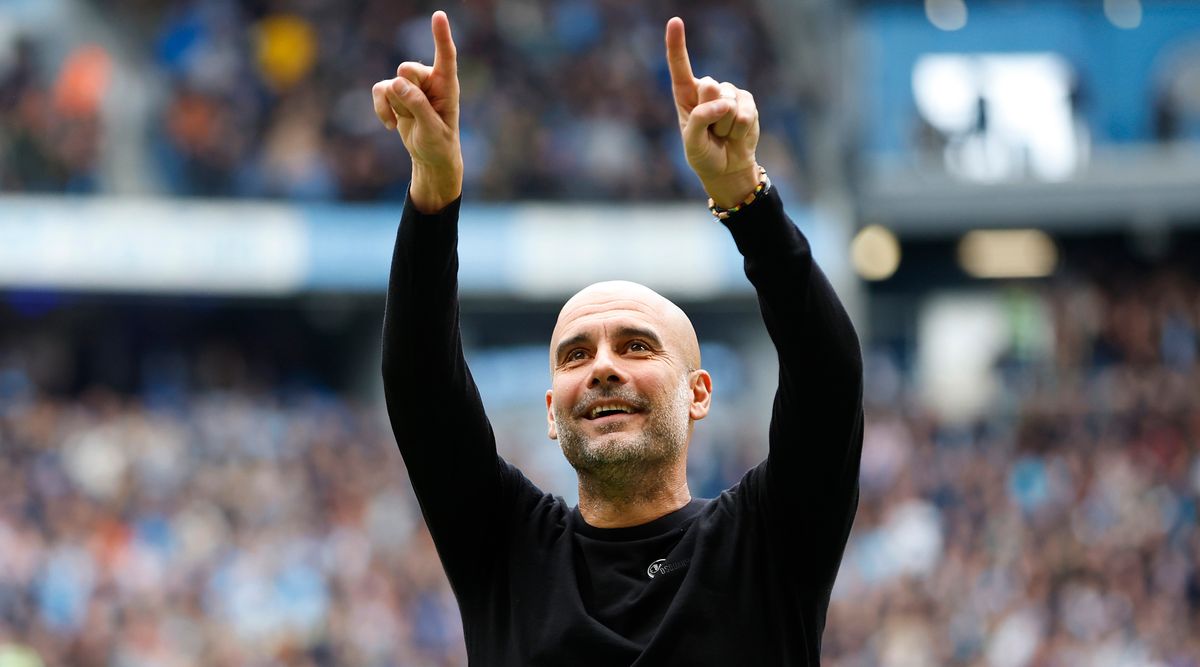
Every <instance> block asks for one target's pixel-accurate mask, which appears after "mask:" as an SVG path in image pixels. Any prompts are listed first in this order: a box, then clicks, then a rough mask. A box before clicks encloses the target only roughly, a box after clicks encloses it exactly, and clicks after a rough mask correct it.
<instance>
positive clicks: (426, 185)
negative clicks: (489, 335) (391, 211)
mask: <svg viewBox="0 0 1200 667" xmlns="http://www.w3.org/2000/svg"><path fill="white" fill-rule="evenodd" d="M432 29H433V36H434V43H435V45H436V49H437V52H436V55H435V56H434V60H433V65H432V66H426V65H422V64H420V63H413V62H406V63H403V64H402V65H400V66H399V67H398V68H397V69H396V77H395V78H393V79H388V80H385V81H380V82H379V83H377V84H375V86H374V88H373V89H372V97H373V98H374V103H375V112H376V114H377V115H378V116H379V119H380V121H381V122H383V123H384V125H385V126H387V127H388V128H389V129H395V130H397V131H398V132H399V134H400V138H401V140H402V141H403V143H404V146H405V148H407V149H408V152H409V155H410V156H411V157H412V165H413V166H412V172H413V173H412V183H411V184H410V186H409V193H408V199H407V201H406V202H405V206H404V213H403V216H402V218H401V221H400V229H399V232H398V233H397V236H396V248H395V252H394V255H393V257H392V271H391V276H390V278H389V281H388V293H387V306H386V309H385V311H384V321H383V387H384V395H385V397H386V400H387V408H388V416H389V417H390V419H391V423H392V430H393V431H394V433H395V435H396V443H397V445H398V446H399V448H400V452H401V454H402V455H403V456H404V461H405V465H406V466H407V468H408V473H409V478H410V480H411V482H412V485H413V489H414V490H415V491H416V494H417V499H418V500H419V501H420V503H421V511H422V513H423V514H424V515H425V520H426V523H427V524H428V525H429V530H430V533H431V534H432V535H433V538H434V542H435V543H436V544H437V547H438V552H439V554H440V555H441V557H442V561H443V564H444V565H445V568H446V573H447V575H448V576H449V578H450V582H451V584H452V585H454V588H455V591H456V592H457V593H458V594H459V595H460V597H461V596H462V595H463V594H464V593H465V592H466V591H467V590H469V589H470V585H471V582H472V581H473V580H474V578H473V575H474V574H476V573H477V570H478V568H477V567H476V566H475V563H476V562H477V561H476V560H475V556H476V555H477V554H478V553H481V552H484V551H485V550H487V549H489V548H490V547H491V546H492V545H491V544H490V542H491V540H493V539H494V538H495V528H496V527H497V522H496V521H495V520H494V518H495V516H494V515H493V516H489V513H494V512H497V511H499V510H498V508H499V507H501V506H502V505H503V503H502V502H500V498H499V497H498V496H499V494H500V487H501V483H500V468H501V463H500V460H499V459H498V457H497V455H496V443H495V438H494V437H493V435H492V430H491V425H490V424H489V423H488V420H487V416H486V415H485V414H484V411H483V404H482V402H481V401H480V399H479V393H478V391H477V390H476V387H475V383H474V381H473V380H472V379H471V374H470V371H469V370H468V369H467V365H466V362H465V361H464V358H463V351H462V339H461V336H460V333H459V315H458V253H457V239H458V204H459V197H460V194H461V190H462V172H463V163H462V153H461V150H460V148H459V138H458V94H459V92H458V91H459V88H458V76H457V74H456V69H457V68H456V54H455V48H454V40H453V39H452V38H451V35H450V22H449V20H448V19H447V17H446V14H445V13H443V12H436V13H435V14H434V15H433V19H432ZM489 529H491V530H489Z"/></svg>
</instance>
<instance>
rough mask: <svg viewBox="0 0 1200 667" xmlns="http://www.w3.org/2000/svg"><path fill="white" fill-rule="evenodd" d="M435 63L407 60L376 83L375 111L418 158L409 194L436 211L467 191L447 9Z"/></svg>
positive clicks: (437, 16) (435, 24)
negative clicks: (390, 75) (464, 179)
mask: <svg viewBox="0 0 1200 667" xmlns="http://www.w3.org/2000/svg"><path fill="white" fill-rule="evenodd" d="M430 24H431V29H432V30H433V44H434V55H433V66H432V67H430V66H428V65H422V64H421V63H415V62H405V63H401V64H400V66H399V67H397V68H396V78H394V79H386V80H384V81H380V82H379V83H377V84H375V86H374V87H372V88H371V97H372V99H373V101H374V103H375V115H377V116H379V120H380V121H381V122H382V123H383V124H384V126H385V127H387V128H388V129H389V130H392V129H394V130H396V131H398V132H399V133H400V139H401V141H403V142H404V147H405V148H407V149H408V154H409V155H410V156H411V157H412V184H411V185H410V186H409V193H408V196H409V198H410V199H411V200H412V203H413V205H414V206H416V208H417V210H419V211H421V212H422V213H436V212H437V211H440V210H442V209H443V208H445V207H446V205H447V204H449V203H450V202H452V201H454V200H455V199H457V198H458V196H459V195H460V194H461V193H462V174H463V162H462V147H461V145H460V143H459V135H458V95H459V90H458V54H457V50H456V48H455V46H454V38H453V37H451V35H450V19H449V18H447V17H446V12H443V11H436V12H434V13H433V18H432V19H431V20H430Z"/></svg>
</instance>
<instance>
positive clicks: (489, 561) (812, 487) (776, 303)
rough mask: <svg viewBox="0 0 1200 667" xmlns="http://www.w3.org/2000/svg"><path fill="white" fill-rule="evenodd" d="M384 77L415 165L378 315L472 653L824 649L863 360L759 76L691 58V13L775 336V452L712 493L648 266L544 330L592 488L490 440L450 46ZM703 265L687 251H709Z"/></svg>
mask: <svg viewBox="0 0 1200 667" xmlns="http://www.w3.org/2000/svg"><path fill="white" fill-rule="evenodd" d="M432 28H433V36H434V42H435V44H436V54H435V57H434V61H433V65H432V66H425V65H421V64H418V63H411V62H408V63H404V64H402V65H400V67H399V68H398V69H397V76H396V78H394V79H389V80H386V81H381V82H379V83H378V84H376V85H375V87H374V90H373V97H374V102H375V109H376V112H377V114H378V115H379V118H380V120H381V121H382V122H383V123H384V124H385V125H387V127H389V128H395V129H397V130H398V131H399V133H400V136H401V139H402V140H403V143H404V145H405V147H406V148H407V149H408V151H409V153H410V154H411V156H412V163H413V175H412V182H411V184H410V188H409V196H408V200H407V202H406V204H405V208H404V214H403V217H402V220H401V222H400V229H399V232H398V235H397V241H396V249H395V255H394V259H393V265H392V273H391V278H390V282H389V284H388V302H387V309H386V313H385V315H384V339H383V353H384V360H383V376H384V387H385V391H386V396H387V404H388V411H389V415H390V417H391V420H392V427H393V429H394V430H395V433H396V438H397V442H398V444H399V446H400V451H401V453H402V454H403V456H404V460H405V463H406V465H407V467H408V470H409V475H410V477H411V479H412V484H413V487H414V489H415V490H416V494H417V498H418V499H419V501H420V503H421V509H422V512H423V513H424V516H425V520H426V522H427V523H428V525H429V530H430V533H431V534H432V536H433V539H434V542H435V543H436V545H437V548H438V553H439V555H440V557H441V559H442V564H443V566H444V567H445V569H446V574H447V576H448V577H449V580H450V584H451V586H452V587H453V589H454V592H455V595H456V596H457V599H458V603H459V607H460V609H461V612H462V618H463V628H464V632H465V637H466V644H467V653H468V655H469V656H470V660H471V663H472V664H475V665H486V666H489V667H491V666H496V665H514V666H521V667H528V666H530V665H552V666H555V667H562V666H568V665H571V666H574V665H603V666H612V665H654V666H660V665H754V666H759V665H816V664H818V663H819V660H820V639H821V633H822V630H823V627H824V622H825V612H826V609H827V607H828V604H829V593H830V589H831V587H832V585H833V580H834V576H835V574H836V572H837V568H838V563H839V562H840V560H841V555H842V550H843V548H844V546H845V543H846V538H847V535H848V533H849V531H850V524H851V521H852V519H853V515H854V510H855V507H856V503H857V498H858V484H857V477H858V465H859V455H860V451H861V445H862V418H863V413H862V361H861V354H860V351H859V347H858V341H857V337H856V336H855V333H854V330H853V328H852V326H851V324H850V321H849V318H847V316H846V313H845V311H844V310H843V308H842V307H841V305H840V303H839V302H838V300H837V297H836V296H835V295H834V293H833V291H832V289H831V288H830V286H829V283H828V282H827V281H826V279H825V277H824V275H823V274H822V273H821V271H820V269H818V268H817V266H816V265H815V264H814V263H813V259H812V255H811V253H810V251H809V246H808V242H807V241H806V240H805V239H804V237H803V236H802V235H801V234H800V232H799V231H798V230H797V229H796V227H795V226H794V225H793V224H792V223H791V222H790V221H789V220H788V219H787V218H786V216H785V215H784V213H783V209H782V206H781V204H780V200H779V197H778V194H777V193H775V192H774V190H773V189H772V188H771V187H770V185H769V181H768V180H766V177H765V173H763V172H761V171H760V169H759V168H758V165H757V163H756V161H755V155H754V153H755V147H756V145H757V142H758V134H759V131H758V113H757V110H756V107H755V103H754V99H753V97H751V95H750V94H749V93H747V92H746V91H743V90H739V89H737V88H736V87H734V86H733V85H731V84H728V83H717V82H715V81H713V80H712V79H710V78H707V77H706V78H704V79H697V78H695V77H694V76H693V74H692V70H691V65H690V62H689V59H688V54H687V48H686V45H685V41H684V26H683V22H682V21H681V20H680V19H678V18H673V19H671V20H670V21H669V22H668V23H667V31H666V43H667V59H668V62H669V66H670V71H671V79H672V87H673V91H674V96H675V105H676V108H677V110H678V112H679V124H680V129H681V133H682V137H683V143H684V149H685V152H686V154H687V159H688V163H689V164H690V165H691V167H692V168H693V169H694V170H695V172H696V175H697V176H698V177H699V178H700V181H701V183H702V184H703V185H704V188H705V190H706V191H707V192H708V194H709V195H710V196H711V197H712V203H711V204H712V206H713V207H714V208H713V210H714V212H715V213H717V214H718V216H719V217H721V218H722V222H723V223H724V224H725V225H726V226H727V227H728V228H729V230H730V232H731V233H732V235H733V239H734V242H735V243H736V244H737V247H738V249H739V251H740V252H741V253H742V254H743V255H744V256H745V260H746V262H745V264H746V274H747V276H748V277H749V278H750V281H751V282H752V283H753V284H754V286H755V288H756V289H757V290H758V295H759V302H760V304H761V307H762V312H763V318H764V321H765V322H766V325H767V329H768V331H769V333H770V335H771V337H772V339H773V341H774V343H775V345H776V347H777V349H778V352H779V361H780V373H779V389H778V392H777V394H776V398H775V405H774V413H773V416H772V419H771V428H770V443H769V445H770V449H769V454H768V456H767V459H766V460H765V461H763V462H762V463H761V464H760V465H758V466H757V467H755V468H754V469H752V470H750V471H749V472H747V473H746V475H745V476H744V477H743V478H742V480H741V481H740V482H739V483H738V484H737V485H735V486H734V487H732V488H731V489H729V490H728V491H726V492H724V493H722V494H721V496H720V497H718V498H716V499H713V500H694V499H692V498H691V495H690V493H689V492H688V486H687V479H686V474H685V473H686V461H687V457H686V455H687V447H688V441H689V439H690V436H691V432H692V425H693V422H695V421H696V420H698V419H702V418H703V417H704V416H705V414H706V413H707V412H708V409H709V403H710V399H711V396H712V381H711V379H710V377H709V375H708V373H707V372H705V371H704V370H702V369H701V367H700V348H699V345H698V344H697V342H696V334H695V332H694V331H693V330H692V326H691V323H690V322H689V321H688V318H687V316H686V315H684V314H683V312H682V311H680V310H679V309H678V308H677V307H675V306H674V304H672V303H670V302H669V301H667V300H666V299H664V298H663V297H661V296H659V295H658V294H656V293H654V292H653V291H651V290H650V289H648V288H646V287H643V286H641V285H636V284H633V283H625V282H609V283H600V284H597V285H592V286H590V287H587V288H585V289H584V290H582V291H581V292H579V293H578V294H576V295H575V296H574V297H572V298H571V299H570V300H569V301H568V302H567V303H566V305H565V306H563V309H562V312H561V313H560V315H559V318H558V322H557V324H556V325H555V328H554V333H553V337H552V340H551V344H550V368H551V379H552V388H551V390H550V391H548V392H547V393H546V414H547V422H548V424H549V434H550V437H551V438H557V439H558V440H559V442H560V444H561V446H562V450H563V453H564V454H565V455H566V456H567V459H568V460H569V461H570V463H571V464H572V465H573V466H574V467H575V470H576V472H577V473H578V476H579V506H578V508H575V509H572V508H569V507H567V506H566V504H565V503H564V502H563V501H562V499H561V498H556V497H553V496H550V495H547V494H545V493H543V492H542V491H540V490H538V489H537V488H536V487H535V486H534V485H533V484H532V483H531V482H530V481H529V480H528V479H526V478H525V477H524V476H523V475H522V474H521V472H520V471H518V470H517V469H516V468H514V467H512V466H511V465H509V464H508V463H507V462H505V461H504V460H503V459H501V458H500V457H499V456H498V455H497V454H496V446H495V438H494V437H493V434H492V430H491V426H490V425H489V423H488V420H487V417H486V415H485V414H484V411H483V406H482V404H481V403H480V399H479V395H478V393H477V391H476V388H475V385H474V383H473V381H472V379H471V375H470V372H469V370H468V369H467V367H466V364H465V362H464V360H463V355H462V343H461V339H460V336H459V327H458V302H457V296H456V291H457V268H458V267H457V261H458V260H457V255H456V235H457V215H458V208H459V198H460V193H461V188H462V170H463V164H462V156H461V153H460V150H459V137H458V109H459V100H458V95H459V88H458V81H457V74H456V53H455V47H454V41H453V39H452V38H451V33H450V24H449V21H448V19H447V18H446V15H445V14H444V13H442V12H437V13H435V14H434V15H433V20H432ZM704 269H705V267H702V266H698V267H696V270H697V271H703V270H704Z"/></svg>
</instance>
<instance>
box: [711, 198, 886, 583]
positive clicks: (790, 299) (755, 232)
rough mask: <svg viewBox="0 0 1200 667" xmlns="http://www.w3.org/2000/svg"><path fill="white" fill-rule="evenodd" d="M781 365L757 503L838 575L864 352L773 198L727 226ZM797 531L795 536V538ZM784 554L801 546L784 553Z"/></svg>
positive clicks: (852, 494)
mask: <svg viewBox="0 0 1200 667" xmlns="http://www.w3.org/2000/svg"><path fill="white" fill-rule="evenodd" d="M724 222H725V224H726V226H727V227H728V228H729V230H730V233H731V234H732V235H733V238H734V241H735V243H736V244H737V247H738V250H739V251H740V252H741V253H742V255H743V257H744V258H745V270H746V276H747V277H748V278H749V279H750V282H751V283H752V284H753V285H754V287H755V289H756V290H757V292H758V300H759V306H760V308H761V310H762V316H763V321H764V322H765V324H766V327H767V331H768V333H769V334H770V336H771V340H772V342H774V344H775V348H776V350H777V352H778V355H779V388H778V390H777V392H776V394H775V403H774V406H773V410H772V415H771V426H770V432H769V447H770V448H769V452H768V455H767V460H766V461H765V462H764V463H763V464H762V465H761V466H759V469H757V470H756V472H757V473H759V474H760V479H761V487H760V488H761V491H760V496H761V498H760V502H761V503H762V504H764V505H765V506H766V513H767V514H768V516H772V517H773V518H772V520H773V524H774V525H776V526H780V527H784V526H786V527H787V530H788V532H789V534H790V535H793V536H796V537H795V538H789V541H790V539H802V540H804V541H805V542H806V544H805V545H803V546H802V547H801V548H802V549H803V551H804V552H805V553H808V554H810V555H811V556H812V557H813V558H815V559H816V561H817V562H816V563H814V564H815V565H818V566H820V567H821V568H823V569H831V570H832V571H829V572H828V573H827V574H829V577H828V580H829V581H830V582H832V575H833V574H834V573H835V572H836V568H837V564H838V562H840V560H841V554H842V550H843V549H844V547H845V542H846V539H847V538H848V536H849V532H850V525H851V523H852V521H853V518H854V513H855V510H856V508H857V503H858V470H859V461H860V458H861V454H862V437H863V403H862V388H863V376H862V352H861V350H860V347H859V342H858V336H857V334H856V333H855V331H854V327H853V325H852V324H851V322H850V318H849V316H848V315H847V314H846V311H845V308H843V306H842V304H841V302H840V301H839V300H838V298H837V295H836V294H835V293H834V291H833V288H832V287H831V286H830V284H829V281H828V279H826V277H825V274H824V273H823V272H822V271H821V269H820V267H818V266H817V264H816V262H815V261H814V260H813V256H812V249H811V248H810V246H809V243H808V240H807V239H806V238H805V237H804V235H803V234H802V233H801V232H800V230H799V229H798V228H797V227H796V226H795V224H793V223H792V221H791V220H790V219H789V218H788V217H787V215H786V214H785V213H784V211H783V204H782V202H781V201H780V199H779V195H778V193H776V192H774V191H772V192H770V193H768V195H767V196H766V197H764V198H762V199H760V200H759V201H758V202H756V203H755V204H753V205H751V206H749V207H747V208H746V209H744V210H743V211H741V212H739V213H738V214H737V215H735V216H731V217H730V218H729V219H727V220H726V221H724ZM793 531H794V532H793ZM788 546H789V547H795V546H798V545H796V544H789V545H788Z"/></svg>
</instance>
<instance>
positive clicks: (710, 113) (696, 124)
mask: <svg viewBox="0 0 1200 667" xmlns="http://www.w3.org/2000/svg"><path fill="white" fill-rule="evenodd" d="M731 111H733V101H732V100H728V99H724V98H722V99H716V100H712V101H710V102H704V103H703V104H698V105H696V108H695V109H692V113H691V115H690V116H688V121H687V125H686V126H684V128H683V145H684V148H688V147H698V146H700V145H702V144H703V143H704V142H706V141H708V128H709V127H710V126H712V124H713V123H716V122H717V121H718V120H721V117H722V116H724V115H725V114H727V113H730V112H731Z"/></svg>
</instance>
